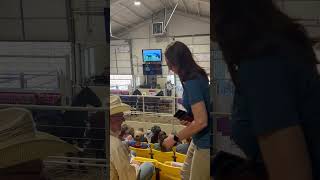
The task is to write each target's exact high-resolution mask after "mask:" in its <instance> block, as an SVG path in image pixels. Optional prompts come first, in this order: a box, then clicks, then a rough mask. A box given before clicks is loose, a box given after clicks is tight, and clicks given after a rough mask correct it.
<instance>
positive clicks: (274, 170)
mask: <svg viewBox="0 0 320 180" xmlns="http://www.w3.org/2000/svg"><path fill="white" fill-rule="evenodd" d="M258 141H259V145H260V149H261V153H262V156H263V160H264V162H265V165H266V168H267V171H268V173H269V177H270V180H283V179H290V180H302V179H303V180H312V170H311V162H310V158H309V153H308V150H307V145H306V142H305V137H304V134H303V131H302V129H301V127H300V126H293V127H289V128H286V129H281V130H278V131H275V132H272V133H269V134H265V135H262V136H258Z"/></svg>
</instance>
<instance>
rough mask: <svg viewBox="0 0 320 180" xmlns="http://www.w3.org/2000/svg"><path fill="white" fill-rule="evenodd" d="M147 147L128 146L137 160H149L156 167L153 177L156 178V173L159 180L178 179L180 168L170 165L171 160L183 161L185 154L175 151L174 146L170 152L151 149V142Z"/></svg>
mask: <svg viewBox="0 0 320 180" xmlns="http://www.w3.org/2000/svg"><path fill="white" fill-rule="evenodd" d="M149 147H151V148H147V149H141V148H134V147H130V150H131V151H134V152H135V153H136V155H137V157H135V158H134V160H135V161H138V162H141V163H143V162H151V163H153V165H154V166H155V167H156V169H157V171H156V172H157V174H155V175H154V177H153V179H156V175H157V176H158V177H159V179H160V180H180V179H181V175H180V173H181V168H180V167H174V166H171V162H180V163H183V162H184V160H185V158H186V155H184V154H180V153H177V152H176V151H175V148H173V151H170V152H161V151H158V150H155V149H153V148H152V147H153V144H152V143H150V144H149Z"/></svg>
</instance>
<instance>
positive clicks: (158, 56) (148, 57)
mask: <svg viewBox="0 0 320 180" xmlns="http://www.w3.org/2000/svg"><path fill="white" fill-rule="evenodd" d="M142 59H143V62H161V61H162V50H161V49H143V50H142Z"/></svg>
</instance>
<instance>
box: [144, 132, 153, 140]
mask: <svg viewBox="0 0 320 180" xmlns="http://www.w3.org/2000/svg"><path fill="white" fill-rule="evenodd" d="M152 136H153V133H152V131H151V129H148V130H147V132H146V133H145V134H144V137H145V138H146V139H147V142H149V143H151V137H152Z"/></svg>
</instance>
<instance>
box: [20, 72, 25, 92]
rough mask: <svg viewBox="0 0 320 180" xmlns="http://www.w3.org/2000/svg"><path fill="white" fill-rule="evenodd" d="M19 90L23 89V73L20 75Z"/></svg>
mask: <svg viewBox="0 0 320 180" xmlns="http://www.w3.org/2000/svg"><path fill="white" fill-rule="evenodd" d="M20 88H21V89H24V73H20Z"/></svg>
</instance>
